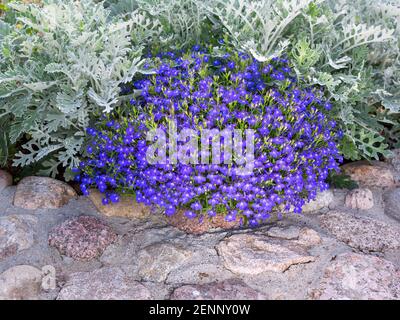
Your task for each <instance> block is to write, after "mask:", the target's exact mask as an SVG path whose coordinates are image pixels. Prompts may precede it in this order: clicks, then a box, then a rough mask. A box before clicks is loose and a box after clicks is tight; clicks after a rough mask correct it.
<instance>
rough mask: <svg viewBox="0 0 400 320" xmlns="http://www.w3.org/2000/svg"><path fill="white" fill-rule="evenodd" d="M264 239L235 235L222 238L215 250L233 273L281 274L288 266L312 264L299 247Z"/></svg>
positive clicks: (312, 259)
mask: <svg viewBox="0 0 400 320" xmlns="http://www.w3.org/2000/svg"><path fill="white" fill-rule="evenodd" d="M268 240H269V239H268V237H265V236H255V235H250V234H237V235H233V236H230V237H228V238H225V239H224V240H223V241H221V242H220V243H219V244H218V245H217V247H216V249H217V251H218V253H219V255H220V256H221V258H222V260H223V263H224V266H225V268H227V269H228V270H230V271H232V272H234V273H237V274H252V275H256V274H260V273H262V272H265V271H274V272H284V271H285V270H287V269H288V268H289V267H290V266H291V265H294V264H300V263H307V262H311V261H315V258H314V257H312V256H310V255H308V254H307V253H306V252H305V251H304V250H302V248H294V247H291V248H289V246H287V245H285V243H284V242H280V243H276V242H272V241H268Z"/></svg>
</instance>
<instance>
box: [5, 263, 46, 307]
mask: <svg viewBox="0 0 400 320" xmlns="http://www.w3.org/2000/svg"><path fill="white" fill-rule="evenodd" d="M41 282H42V272H41V271H40V270H39V269H36V268H35V267H32V266H28V265H20V266H15V267H12V268H10V269H7V270H6V271H4V272H3V273H2V274H0V300H34V299H37V297H38V294H39V293H40V285H41Z"/></svg>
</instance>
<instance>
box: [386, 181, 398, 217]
mask: <svg viewBox="0 0 400 320" xmlns="http://www.w3.org/2000/svg"><path fill="white" fill-rule="evenodd" d="M383 201H384V203H385V214H386V215H388V216H389V217H391V218H393V219H395V220H397V221H400V188H397V189H393V190H389V191H387V192H385V193H384V194H383Z"/></svg>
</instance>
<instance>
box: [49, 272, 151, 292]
mask: <svg viewBox="0 0 400 320" xmlns="http://www.w3.org/2000/svg"><path fill="white" fill-rule="evenodd" d="M149 299H152V296H151V293H150V291H149V289H147V288H146V287H145V286H144V285H142V284H141V283H139V282H137V281H134V280H133V279H132V278H131V277H129V276H128V275H127V274H126V273H125V272H124V271H123V270H122V269H121V268H119V267H108V268H101V269H98V270H94V271H91V272H78V273H74V274H72V275H71V276H70V278H69V280H68V281H67V283H66V284H65V285H64V287H63V288H62V289H61V291H60V293H59V294H58V297H57V300H149Z"/></svg>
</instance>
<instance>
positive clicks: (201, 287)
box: [171, 279, 267, 300]
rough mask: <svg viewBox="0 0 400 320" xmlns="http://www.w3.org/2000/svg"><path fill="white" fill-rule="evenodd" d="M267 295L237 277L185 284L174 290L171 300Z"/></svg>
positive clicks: (226, 298)
mask: <svg viewBox="0 0 400 320" xmlns="http://www.w3.org/2000/svg"><path fill="white" fill-rule="evenodd" d="M266 299H267V297H266V296H265V295H263V294H262V293H260V292H258V291H257V290H254V289H253V288H251V287H249V286H248V285H247V284H245V283H244V282H243V281H242V280H239V279H229V280H225V281H221V282H212V283H207V284H198V285H195V284H194V285H185V286H182V287H179V288H177V289H175V290H174V292H173V293H172V295H171V300H266Z"/></svg>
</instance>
